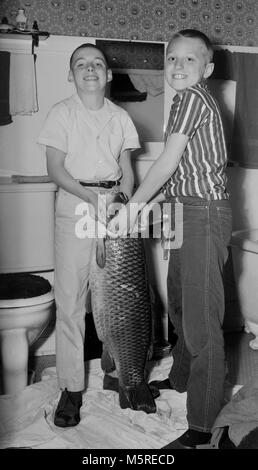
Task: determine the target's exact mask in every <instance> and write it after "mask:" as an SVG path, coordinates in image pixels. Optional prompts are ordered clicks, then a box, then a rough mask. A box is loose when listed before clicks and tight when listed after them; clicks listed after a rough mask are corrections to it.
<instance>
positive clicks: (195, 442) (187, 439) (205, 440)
mask: <svg viewBox="0 0 258 470" xmlns="http://www.w3.org/2000/svg"><path fill="white" fill-rule="evenodd" d="M210 440H211V433H206V432H199V431H195V430H193V429H188V430H187V431H186V432H185V433H184V434H182V436H180V437H178V439H176V440H175V441H172V442H170V443H169V444H167V445H166V446H164V447H162V449H198V448H205V447H206V446H207V448H208V447H209V442H210Z"/></svg>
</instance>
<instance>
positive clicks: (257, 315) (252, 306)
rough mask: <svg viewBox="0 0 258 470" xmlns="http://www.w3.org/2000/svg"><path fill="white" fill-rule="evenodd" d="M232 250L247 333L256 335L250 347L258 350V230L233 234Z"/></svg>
mask: <svg viewBox="0 0 258 470" xmlns="http://www.w3.org/2000/svg"><path fill="white" fill-rule="evenodd" d="M231 248H232V259H233V267H234V275H235V281H236V286H237V292H238V300H239V306H240V311H241V313H242V316H243V318H244V327H245V331H246V332H247V333H252V334H253V335H254V339H252V340H251V341H250V342H249V346H250V347H251V348H252V349H258V229H252V230H237V231H235V232H233V235H232V239H231Z"/></svg>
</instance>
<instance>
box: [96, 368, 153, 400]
mask: <svg viewBox="0 0 258 470" xmlns="http://www.w3.org/2000/svg"><path fill="white" fill-rule="evenodd" d="M148 387H149V389H150V391H151V394H152V397H153V398H158V397H159V396H160V393H159V391H158V390H157V389H156V388H155V387H150V386H149V385H148ZM103 390H112V391H113V392H119V381H118V378H117V377H112V376H111V375H109V374H105V375H104V379H103Z"/></svg>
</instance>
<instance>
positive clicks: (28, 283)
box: [0, 178, 56, 394]
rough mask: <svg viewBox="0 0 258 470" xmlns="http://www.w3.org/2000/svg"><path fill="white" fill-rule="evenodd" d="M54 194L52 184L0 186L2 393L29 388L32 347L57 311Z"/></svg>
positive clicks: (0, 345) (54, 189)
mask: <svg viewBox="0 0 258 470" xmlns="http://www.w3.org/2000/svg"><path fill="white" fill-rule="evenodd" d="M55 192H56V185H55V184H54V183H13V182H12V181H11V180H10V178H7V179H6V182H4V183H1V184H0V198H1V204H0V240H1V244H0V361H1V377H0V378H1V388H0V392H1V394H14V393H17V392H19V391H20V390H22V389H24V388H25V387H26V386H27V385H28V358H29V348H30V346H31V345H32V344H33V343H34V342H35V341H36V340H37V339H38V338H39V337H40V336H41V334H42V333H43V331H44V330H45V328H46V327H47V325H48V324H49V322H50V321H51V318H52V315H53V313H54V289H53V287H52V285H51V283H50V282H49V281H48V280H47V274H48V273H50V272H51V271H53V269H54V268H53V266H54V256H53V251H54V205H55ZM44 276H45V277H44Z"/></svg>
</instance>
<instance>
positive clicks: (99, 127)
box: [38, 43, 140, 427]
mask: <svg viewBox="0 0 258 470" xmlns="http://www.w3.org/2000/svg"><path fill="white" fill-rule="evenodd" d="M68 79H69V81H72V82H73V83H74V85H75V88H76V93H75V94H74V95H73V96H71V97H70V98H67V99H65V100H63V101H61V102H59V103H57V104H55V105H54V106H53V108H52V109H51V110H50V112H49V114H48V117H47V119H46V122H45V124H44V126H43V129H42V131H41V133H40V136H39V140H38V141H39V143H41V144H44V145H45V146H46V156H47V169H48V174H49V176H50V177H51V179H52V180H53V181H54V182H55V183H56V184H57V186H58V187H59V191H58V195H57V201H56V214H55V301H56V367H57V376H58V383H59V387H60V389H61V390H62V394H61V397H60V400H59V404H58V406H57V409H56V412H55V419H54V422H55V424H56V425H57V426H61V427H68V426H75V425H77V424H78V423H79V421H80V407H81V404H82V391H83V390H84V388H85V377H84V337H85V304H86V294H87V285H88V281H89V268H90V257H91V251H92V247H93V238H91V237H90V236H87V234H86V236H85V237H82V238H79V237H78V236H77V235H76V224H77V222H78V220H79V219H80V218H81V215H82V214H81V212H80V211H79V210H78V209H77V213H76V208H78V207H79V206H78V205H79V204H81V203H83V202H86V203H88V205H87V207H88V211H89V213H90V214H91V216H92V217H93V218H95V219H99V220H100V219H102V218H104V216H105V212H106V206H105V201H104V199H103V198H100V197H99V195H100V194H104V195H105V196H106V197H107V200H108V198H111V196H112V194H113V195H114V192H118V191H119V192H123V193H124V194H125V196H126V197H127V198H130V197H131V195H132V190H133V184H134V177H133V171H132V167H131V161H130V151H131V150H132V149H136V148H139V147H140V145H139V140H138V135H137V132H136V129H135V127H134V124H133V122H132V120H131V119H130V117H129V115H128V113H127V112H126V111H125V110H123V109H122V108H121V107H119V106H116V105H115V104H113V103H112V102H111V101H110V100H108V99H107V98H105V91H106V85H107V83H108V82H110V81H111V80H112V71H111V69H110V68H109V67H108V64H107V60H106V57H105V55H104V54H103V52H102V51H101V50H100V49H99V48H98V47H97V46H95V45H94V44H90V43H86V44H82V45H81V46H79V47H78V48H77V49H75V51H74V52H73V54H72V56H71V59H70V71H69V76H68Z"/></svg>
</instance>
